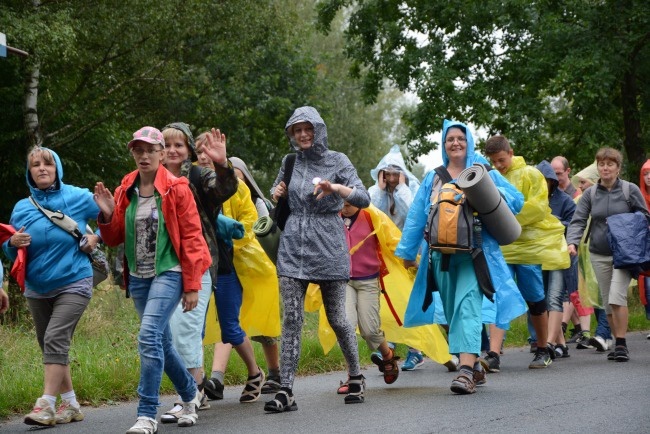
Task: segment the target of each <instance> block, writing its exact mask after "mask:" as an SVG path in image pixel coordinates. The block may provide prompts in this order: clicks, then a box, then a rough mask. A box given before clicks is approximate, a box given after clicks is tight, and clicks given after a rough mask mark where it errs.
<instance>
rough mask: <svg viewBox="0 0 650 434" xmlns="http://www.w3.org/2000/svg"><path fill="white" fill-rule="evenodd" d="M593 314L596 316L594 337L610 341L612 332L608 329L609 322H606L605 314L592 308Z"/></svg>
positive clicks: (602, 310)
mask: <svg viewBox="0 0 650 434" xmlns="http://www.w3.org/2000/svg"><path fill="white" fill-rule="evenodd" d="M594 314H595V315H596V321H597V324H596V333H595V334H596V336H600V337H601V338H603V339H612V331H611V330H610V328H609V321H607V314H606V313H605V309H598V308H597V307H595V308H594Z"/></svg>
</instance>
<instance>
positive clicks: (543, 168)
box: [537, 160, 560, 196]
mask: <svg viewBox="0 0 650 434" xmlns="http://www.w3.org/2000/svg"><path fill="white" fill-rule="evenodd" d="M537 170H539V171H540V172H542V175H544V178H546V179H550V180H551V181H553V188H552V189H551V191H549V192H548V194H549V196H550V195H552V194H553V192H554V191H555V190H557V187H558V186H559V185H560V182H559V181H558V180H557V175H556V174H555V170H553V166H551V163H549V162H548V161H546V160H543V161H542V162H541V163H539V164H538V165H537Z"/></svg>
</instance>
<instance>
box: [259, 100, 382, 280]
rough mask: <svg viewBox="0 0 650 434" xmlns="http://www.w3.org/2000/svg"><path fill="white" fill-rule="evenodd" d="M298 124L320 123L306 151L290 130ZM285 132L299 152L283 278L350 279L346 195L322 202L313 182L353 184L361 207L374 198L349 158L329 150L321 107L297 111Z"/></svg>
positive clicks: (283, 240)
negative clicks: (344, 216)
mask: <svg viewBox="0 0 650 434" xmlns="http://www.w3.org/2000/svg"><path fill="white" fill-rule="evenodd" d="M298 122H309V123H311V124H312V125H313V126H314V143H313V145H312V146H311V148H309V149H307V150H304V151H303V150H301V149H300V147H299V146H298V145H297V144H296V143H295V141H294V140H293V137H292V136H291V134H290V132H289V127H291V126H292V125H294V124H296V123H298ZM285 133H286V134H287V137H288V138H289V142H290V144H291V147H292V148H293V149H294V150H295V151H296V154H297V155H296V162H295V165H294V168H293V173H292V175H291V182H290V183H289V186H288V194H289V196H288V197H289V208H290V209H291V214H290V215H289V219H288V220H287V224H286V226H285V228H284V231H283V232H282V236H281V237H280V248H279V251H278V261H277V264H276V266H277V271H278V276H286V277H293V278H296V279H304V280H310V281H317V280H348V279H349V278H350V256H349V254H348V245H347V242H346V240H345V232H344V226H343V220H342V219H341V217H340V216H339V211H341V208H343V199H342V198H341V197H340V196H339V195H338V194H331V195H329V196H325V197H323V198H322V199H320V200H316V196H315V195H314V184H313V183H312V180H313V179H314V178H316V177H318V178H321V179H323V180H328V181H330V182H332V183H336V184H342V185H345V186H347V187H350V188H352V193H351V194H350V196H349V197H348V198H347V199H346V200H347V201H348V202H350V203H351V204H352V205H354V206H356V207H359V208H366V207H368V205H370V196H369V195H368V192H367V191H366V189H365V187H364V186H363V183H362V182H361V179H359V176H358V175H357V171H356V169H355V168H354V166H353V165H352V163H351V162H350V160H349V159H348V157H347V156H346V155H345V154H342V153H340V152H336V151H330V150H328V148H327V127H326V126H325V122H324V121H323V119H322V118H321V117H320V115H319V114H318V111H316V109H315V108H313V107H300V108H298V109H296V111H295V112H294V113H293V115H291V117H290V118H289V121H287V124H286V127H285ZM285 160H286V157H285V158H284V159H283V160H282V167H281V168H280V172H279V173H278V176H277V177H276V179H275V182H274V183H273V188H272V189H271V194H272V193H273V191H274V190H275V186H276V185H278V184H279V183H280V182H281V181H282V179H283V178H284V167H285Z"/></svg>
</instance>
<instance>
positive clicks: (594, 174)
mask: <svg viewBox="0 0 650 434" xmlns="http://www.w3.org/2000/svg"><path fill="white" fill-rule="evenodd" d="M580 178H582V179H586V180H588V181H590V182H591V183H592V184H597V183H598V179H600V175H599V174H598V167H597V166H596V162H595V161H594V162H593V163H591V164H590V165H589V166H587V167H585V168H584V169H582V170H581V171H580V172H578V173H576V174H575V175H573V176H572V177H571V184H573V186H574V187H575V188H578V187H580Z"/></svg>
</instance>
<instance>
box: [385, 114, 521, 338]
mask: <svg viewBox="0 0 650 434" xmlns="http://www.w3.org/2000/svg"><path fill="white" fill-rule="evenodd" d="M451 127H458V128H461V129H462V130H464V131H465V134H466V137H467V161H466V164H465V167H470V166H472V165H473V164H474V163H479V164H487V160H486V159H485V158H484V157H483V156H481V155H480V154H477V153H475V151H474V137H473V136H472V134H471V132H470V130H469V128H468V127H467V126H466V125H465V124H463V123H461V122H455V121H448V120H445V121H444V124H443V131H442V143H444V142H445V138H446V137H447V131H448V130H449V128H451ZM442 161H443V165H444V166H445V167H446V166H447V165H448V164H449V158H448V156H447V152H446V151H445V148H444V145H443V146H442ZM488 173H489V175H490V177H491V178H492V180H493V181H494V183H495V185H496V186H497V188H498V189H499V191H500V193H501V195H502V196H503V197H504V199H505V200H506V202H507V204H508V207H509V208H510V210H511V211H512V212H513V213H515V214H516V213H518V212H519V210H520V209H521V207H522V206H523V203H524V197H523V195H522V194H521V193H520V192H519V191H518V190H517V189H516V188H515V187H513V186H512V185H511V184H510V183H509V182H508V181H507V180H506V179H505V178H504V177H503V176H501V174H500V173H499V172H498V171H496V170H490V171H489V172H488ZM436 178H437V176H436V173H435V171H433V170H432V171H430V172H429V173H427V175H426V176H425V177H424V179H423V180H422V185H421V186H420V189H419V190H418V193H417V195H416V196H415V199H414V200H413V205H412V206H411V209H410V210H409V213H408V217H407V219H406V223H405V224H404V229H403V231H402V238H401V240H400V242H399V244H398V246H397V249H396V251H395V255H396V256H399V257H400V258H403V259H408V260H415V259H416V257H417V254H418V252H419V249H420V248H421V249H422V259H421V260H420V267H419V268H418V273H417V276H416V279H415V284H414V285H413V291H412V292H411V298H410V299H409V304H408V306H407V308H406V314H405V316H404V325H405V326H407V327H415V326H419V325H422V324H431V323H434V322H437V323H445V322H446V321H445V317H444V313H443V312H441V309H442V303H440V302H439V295H438V294H437V293H435V297H434V302H433V303H432V304H431V306H429V308H428V309H427V310H426V311H425V312H423V311H422V301H423V299H424V294H425V292H426V285H427V258H428V255H429V247H428V245H427V243H426V242H425V241H424V239H423V234H424V228H425V226H426V222H427V217H428V214H429V208H430V206H431V192H432V190H433V187H434V184H435V183H436V182H439V181H438V180H437V179H436ZM482 236H483V251H484V252H485V257H486V259H487V262H488V267H489V269H490V277H491V279H492V283H493V285H494V288H495V290H496V295H495V303H490V302H489V301H488V300H487V299H486V298H485V297H483V322H484V323H496V324H497V325H498V326H499V327H500V328H503V329H506V330H507V329H508V328H509V323H510V321H512V320H513V319H514V318H516V317H518V316H520V315H522V314H523V313H525V312H526V309H527V307H526V302H525V301H524V299H523V297H522V296H521V294H520V292H519V290H518V289H517V286H516V284H515V282H514V281H513V280H512V277H511V275H510V271H509V270H508V267H507V265H506V262H505V260H504V259H503V255H502V254H501V249H500V248H499V245H498V243H497V242H496V240H495V239H494V238H493V237H492V236H491V235H490V233H489V232H488V231H487V230H486V228H485V226H483V231H482Z"/></svg>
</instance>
